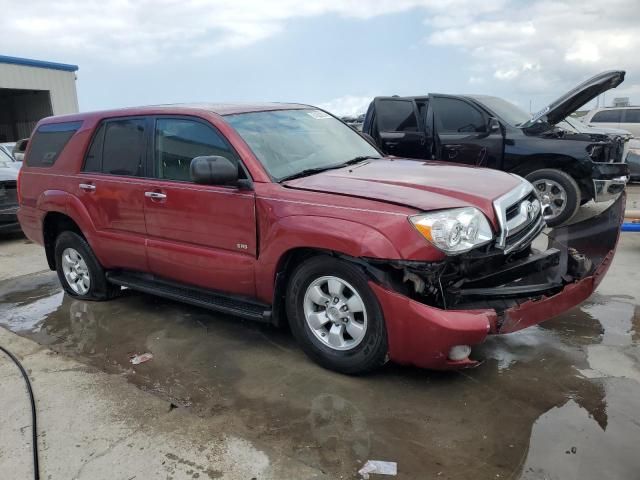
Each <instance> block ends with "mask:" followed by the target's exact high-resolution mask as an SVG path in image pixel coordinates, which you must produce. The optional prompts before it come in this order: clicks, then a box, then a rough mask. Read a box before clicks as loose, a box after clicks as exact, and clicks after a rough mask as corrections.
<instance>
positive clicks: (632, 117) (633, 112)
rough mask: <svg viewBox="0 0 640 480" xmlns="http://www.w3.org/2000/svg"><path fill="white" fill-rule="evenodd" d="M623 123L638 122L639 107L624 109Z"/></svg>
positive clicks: (639, 119)
mask: <svg viewBox="0 0 640 480" xmlns="http://www.w3.org/2000/svg"><path fill="white" fill-rule="evenodd" d="M623 123H640V109H638V108H630V109H629V110H625V111H624V120H623Z"/></svg>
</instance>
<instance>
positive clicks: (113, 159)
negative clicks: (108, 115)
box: [74, 117, 147, 271]
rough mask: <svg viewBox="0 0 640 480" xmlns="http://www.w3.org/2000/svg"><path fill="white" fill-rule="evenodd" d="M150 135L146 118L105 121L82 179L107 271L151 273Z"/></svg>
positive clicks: (82, 190)
mask: <svg viewBox="0 0 640 480" xmlns="http://www.w3.org/2000/svg"><path fill="white" fill-rule="evenodd" d="M146 131H147V129H146V120H145V118H135V117H128V118H118V119H109V120H105V121H103V122H102V123H101V125H100V127H99V128H98V129H97V130H96V133H95V135H94V137H93V140H92V143H91V147H90V148H89V151H88V153H87V157H86V159H85V162H84V166H83V169H82V171H81V172H80V174H79V175H78V176H77V177H76V178H77V180H78V184H77V185H76V186H74V188H76V189H77V190H76V195H77V197H78V198H79V199H80V201H81V202H82V204H83V205H84V207H85V208H86V209H87V211H88V212H89V216H90V217H91V220H92V222H93V224H94V227H95V229H96V233H95V234H96V235H97V236H98V237H99V238H98V239H97V241H95V242H92V247H93V248H94V250H95V252H96V254H97V256H98V258H100V259H101V260H103V263H104V264H105V265H104V266H105V267H107V268H126V269H129V270H139V271H146V270H147V259H146V249H145V239H146V233H147V232H146V228H145V220H144V200H143V199H144V181H143V180H142V178H143V177H144V176H145V175H146V172H145V163H146V162H145V159H146Z"/></svg>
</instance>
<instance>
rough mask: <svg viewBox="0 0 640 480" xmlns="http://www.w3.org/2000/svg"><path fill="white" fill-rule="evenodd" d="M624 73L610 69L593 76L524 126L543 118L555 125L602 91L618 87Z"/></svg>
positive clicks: (530, 125)
mask: <svg viewBox="0 0 640 480" xmlns="http://www.w3.org/2000/svg"><path fill="white" fill-rule="evenodd" d="M624 75H625V72H624V71H623V70H609V71H606V72H602V73H599V74H598V75H596V76H594V77H591V78H590V79H588V80H586V81H584V82H582V83H581V84H580V85H578V86H577V87H574V88H573V89H571V90H569V91H568V92H567V93H565V94H564V95H562V96H561V97H560V98H558V99H557V100H555V101H553V102H551V103H550V104H549V105H547V106H546V107H544V108H543V109H542V110H540V111H539V112H538V113H536V114H534V115H533V116H532V117H531V119H530V120H529V121H527V122H525V123H524V124H523V125H522V128H529V127H532V126H533V125H535V124H536V123H537V122H539V121H541V120H542V121H544V122H546V123H549V124H551V125H555V124H556V123H558V122H560V121H562V120H564V119H565V118H566V117H568V116H569V115H571V114H572V113H573V112H575V111H576V110H577V109H578V108H580V107H581V106H583V105H584V104H585V103H587V102H590V101H591V100H593V99H594V98H596V97H597V96H598V95H600V94H601V93H604V92H606V91H607V90H610V89H612V88H616V87H617V86H618V85H620V84H621V83H622V82H623V81H624Z"/></svg>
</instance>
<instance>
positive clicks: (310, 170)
mask: <svg viewBox="0 0 640 480" xmlns="http://www.w3.org/2000/svg"><path fill="white" fill-rule="evenodd" d="M342 166H343V165H342V164H340V165H338V166H335V165H330V166H328V167H316V168H305V169H304V170H301V171H299V172H298V173H292V174H291V175H287V176H286V177H282V178H281V179H280V180H279V182H280V183H282V182H286V181H287V180H293V179H294V178H300V177H308V176H309V175H314V174H316V173H321V172H324V171H326V170H333V169H334V168H341V167H342Z"/></svg>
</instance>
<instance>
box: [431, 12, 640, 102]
mask: <svg viewBox="0 0 640 480" xmlns="http://www.w3.org/2000/svg"><path fill="white" fill-rule="evenodd" d="M472 12H473V13H472V14H467V15H460V13H458V12H452V13H451V14H450V15H446V14H441V15H439V16H437V17H434V18H433V19H432V20H430V21H428V22H427V23H428V25H430V26H431V28H432V31H431V33H430V34H428V36H427V43H428V44H430V45H434V46H449V47H454V48H458V49H460V50H462V51H463V52H466V53H467V54H468V55H469V58H470V60H471V63H470V64H469V65H468V67H467V68H468V69H469V70H470V71H471V72H473V76H474V77H487V76H490V77H493V78H494V79H496V80H497V81H499V82H500V85H502V86H501V87H500V88H502V89H504V88H505V86H506V85H505V84H507V83H512V84H513V86H514V88H515V87H516V86H517V89H518V92H519V93H520V94H526V95H532V96H535V95H545V94H546V93H547V92H555V93H556V94H559V93H561V92H562V91H563V90H565V89H567V88H569V87H571V86H573V85H574V84H576V83H578V82H579V81H580V80H583V79H585V78H587V77H588V76H590V75H592V74H595V73H598V72H600V71H603V70H607V69H618V68H621V69H625V70H627V77H628V78H629V77H630V76H634V75H637V74H640V56H638V55H635V52H636V51H638V49H639V48H640V35H638V25H639V24H640V3H638V1H637V0H610V1H607V2H601V1H598V0H590V1H589V0H565V1H562V2H560V1H553V0H540V1H532V2H520V1H517V0H512V1H510V2H509V3H507V4H505V5H503V8H501V9H500V10H499V11H492V12H474V11H472ZM552 96H553V95H552Z"/></svg>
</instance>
